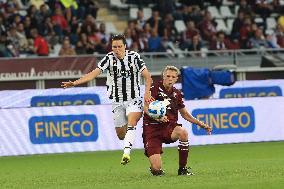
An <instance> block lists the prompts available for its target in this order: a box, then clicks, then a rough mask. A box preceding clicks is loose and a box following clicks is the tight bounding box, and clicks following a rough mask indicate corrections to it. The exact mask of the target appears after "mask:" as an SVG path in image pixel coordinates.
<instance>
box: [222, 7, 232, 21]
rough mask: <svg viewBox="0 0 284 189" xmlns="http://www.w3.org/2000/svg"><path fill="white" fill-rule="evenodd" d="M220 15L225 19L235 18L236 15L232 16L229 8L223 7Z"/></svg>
mask: <svg viewBox="0 0 284 189" xmlns="http://www.w3.org/2000/svg"><path fill="white" fill-rule="evenodd" d="M220 13H221V16H222V17H223V18H233V17H234V15H233V14H232V12H231V10H230V9H229V7H228V6H221V7H220Z"/></svg>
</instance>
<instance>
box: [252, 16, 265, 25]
mask: <svg viewBox="0 0 284 189" xmlns="http://www.w3.org/2000/svg"><path fill="white" fill-rule="evenodd" d="M254 22H255V23H256V24H257V25H258V26H262V25H263V18H259V17H257V18H255V19H254Z"/></svg>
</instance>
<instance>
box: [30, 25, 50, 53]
mask: <svg viewBox="0 0 284 189" xmlns="http://www.w3.org/2000/svg"><path fill="white" fill-rule="evenodd" d="M31 35H32V37H33V38H34V53H36V54H37V55H38V56H48V53H49V49H48V43H47V41H46V40H45V39H44V38H43V37H42V36H40V35H39V34H38V31H37V29H35V28H33V29H32V30H31Z"/></svg>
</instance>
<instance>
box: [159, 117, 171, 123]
mask: <svg viewBox="0 0 284 189" xmlns="http://www.w3.org/2000/svg"><path fill="white" fill-rule="evenodd" d="M156 121H158V122H162V123H166V122H169V119H168V117H167V116H164V117H161V118H160V119H156Z"/></svg>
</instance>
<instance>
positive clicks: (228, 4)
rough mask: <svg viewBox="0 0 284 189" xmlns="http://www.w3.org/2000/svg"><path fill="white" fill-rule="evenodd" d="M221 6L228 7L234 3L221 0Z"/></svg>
mask: <svg viewBox="0 0 284 189" xmlns="http://www.w3.org/2000/svg"><path fill="white" fill-rule="evenodd" d="M222 4H223V5H227V6H230V5H233V4H234V3H233V2H232V1H229V0H223V3H222Z"/></svg>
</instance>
